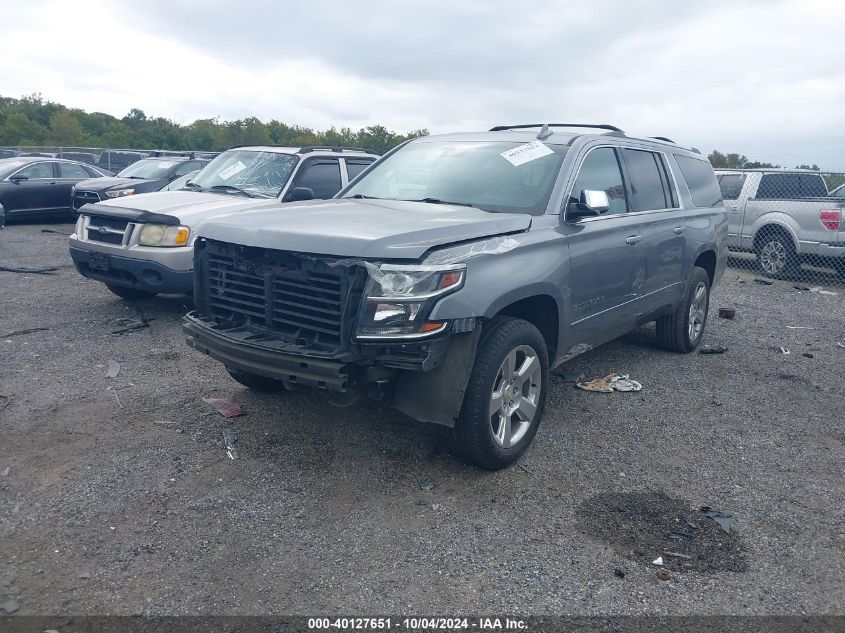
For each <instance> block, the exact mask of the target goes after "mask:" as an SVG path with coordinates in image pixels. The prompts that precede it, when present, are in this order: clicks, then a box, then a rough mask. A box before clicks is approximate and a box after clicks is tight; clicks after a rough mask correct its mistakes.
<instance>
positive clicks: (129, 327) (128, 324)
mask: <svg viewBox="0 0 845 633" xmlns="http://www.w3.org/2000/svg"><path fill="white" fill-rule="evenodd" d="M152 320H153V319H145V318H141V319H117V321H115V322H116V323H117V324H118V325H122V326H123V327H121V328H120V329H117V330H112V332H111V333H112V334H125V333H127V332H134V331H135V330H142V329H144V328H147V327H150V321H152Z"/></svg>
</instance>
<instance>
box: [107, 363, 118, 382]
mask: <svg viewBox="0 0 845 633" xmlns="http://www.w3.org/2000/svg"><path fill="white" fill-rule="evenodd" d="M119 373H120V363H118V362H117V361H116V360H109V366H108V369H106V378H117V375H118V374H119Z"/></svg>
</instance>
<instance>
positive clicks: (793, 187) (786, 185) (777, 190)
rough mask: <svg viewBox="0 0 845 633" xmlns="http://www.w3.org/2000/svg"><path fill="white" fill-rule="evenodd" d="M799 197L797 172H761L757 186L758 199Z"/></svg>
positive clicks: (799, 185)
mask: <svg viewBox="0 0 845 633" xmlns="http://www.w3.org/2000/svg"><path fill="white" fill-rule="evenodd" d="M800 197H801V176H799V175H798V174H763V175H762V176H761V177H760V185H759V186H758V187H757V199H758V200H783V199H788V198H800Z"/></svg>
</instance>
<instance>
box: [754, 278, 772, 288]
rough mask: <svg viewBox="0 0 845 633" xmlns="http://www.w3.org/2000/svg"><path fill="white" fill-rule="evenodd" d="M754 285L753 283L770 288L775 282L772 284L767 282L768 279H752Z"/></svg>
mask: <svg viewBox="0 0 845 633" xmlns="http://www.w3.org/2000/svg"><path fill="white" fill-rule="evenodd" d="M754 283H755V284H762V285H764V286H771V285H772V284H773V283H775V282H774V281H769V280H768V279H763V278H762V277H755V278H754Z"/></svg>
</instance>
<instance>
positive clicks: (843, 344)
mask: <svg viewBox="0 0 845 633" xmlns="http://www.w3.org/2000/svg"><path fill="white" fill-rule="evenodd" d="M836 344H837V345H838V346H839V347H843V348H845V343H840V342H839V341H836Z"/></svg>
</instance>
